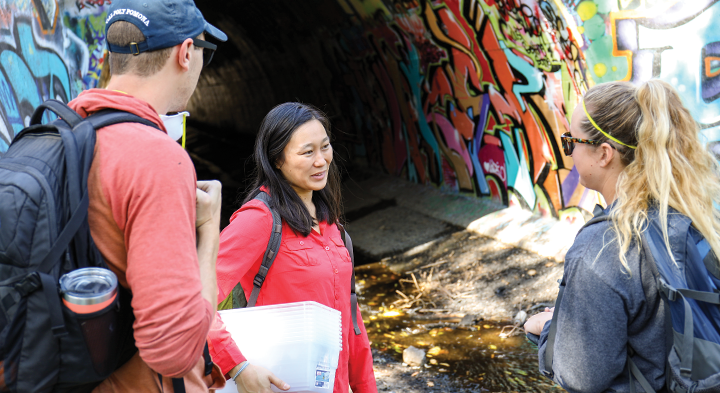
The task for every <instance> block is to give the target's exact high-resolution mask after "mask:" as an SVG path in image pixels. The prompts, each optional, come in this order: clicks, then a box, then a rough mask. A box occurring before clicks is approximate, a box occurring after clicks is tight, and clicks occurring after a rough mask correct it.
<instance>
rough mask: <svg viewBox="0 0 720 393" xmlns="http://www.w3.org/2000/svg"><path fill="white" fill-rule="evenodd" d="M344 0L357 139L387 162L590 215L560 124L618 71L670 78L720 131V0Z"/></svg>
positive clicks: (425, 178)
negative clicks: (583, 98) (591, 89)
mask: <svg viewBox="0 0 720 393" xmlns="http://www.w3.org/2000/svg"><path fill="white" fill-rule="evenodd" d="M338 1H339V3H340V5H341V6H342V7H343V9H344V10H345V12H346V13H347V14H348V15H350V16H351V18H352V19H353V21H354V23H355V26H356V27H355V30H354V31H355V32H357V31H361V32H362V33H361V34H362V38H359V37H358V36H357V34H355V35H353V30H349V31H348V32H345V33H344V35H343V38H342V43H341V45H340V47H341V48H342V49H341V50H340V51H341V52H342V54H341V56H340V57H341V58H342V59H344V64H345V72H344V74H343V78H344V79H343V82H344V83H345V84H344V86H343V88H344V89H345V90H347V91H345V92H343V97H345V98H346V99H348V100H349V101H350V102H351V103H352V104H351V105H348V106H349V108H346V110H351V111H354V113H355V115H354V116H352V118H353V119H354V128H355V129H357V130H360V135H359V137H358V138H357V139H358V141H361V142H362V143H363V146H362V147H360V148H358V149H357V152H358V153H359V154H363V155H365V156H366V157H367V159H368V161H369V162H370V163H371V165H372V164H375V165H378V166H380V167H382V169H384V170H385V171H387V172H388V173H390V174H393V175H397V176H402V177H405V178H407V179H409V180H412V181H415V182H419V183H426V184H434V185H436V186H438V187H440V188H442V189H446V190H449V191H451V192H458V193H462V194H468V195H473V196H477V197H489V198H493V199H496V200H497V201H499V202H502V203H503V204H505V205H514V204H520V205H522V206H526V207H528V208H530V209H532V210H534V211H536V212H538V213H540V214H543V215H546V216H549V215H552V216H555V217H558V218H562V219H567V220H570V221H572V220H575V219H577V218H582V216H585V217H587V216H588V214H589V211H592V208H593V207H594V205H595V204H596V203H598V202H601V201H600V196H599V195H598V194H597V193H595V192H591V191H589V190H587V189H585V188H584V187H582V186H581V185H580V184H579V177H578V174H577V172H576V171H575V170H574V167H573V163H572V160H571V159H569V158H568V157H565V156H564V155H563V154H562V153H561V149H560V143H559V136H560V135H561V134H562V133H564V132H566V131H567V129H568V127H569V119H568V116H569V115H570V114H571V113H572V110H573V109H574V107H575V105H577V102H578V97H580V96H581V95H582V94H583V93H584V92H585V91H586V90H587V88H588V87H589V86H592V85H594V84H595V83H600V82H606V81H611V80H630V81H633V82H640V81H643V80H646V79H649V78H662V79H665V80H667V81H668V82H670V83H672V84H673V85H675V86H676V87H677V88H678V90H679V91H680V92H681V94H683V98H684V100H685V101H686V104H687V105H688V106H689V107H690V108H692V111H693V115H694V116H695V117H696V119H697V120H698V122H699V123H700V124H701V125H702V127H703V129H704V131H703V132H704V134H705V135H706V136H707V138H708V140H709V141H716V140H720V131H719V130H720V29H718V28H717V27H716V26H715V25H714V24H713V23H712V22H711V21H713V20H718V17H720V0H701V1H682V0H681V1H678V0H665V1H664V0H594V1H591V0H585V1H583V0H562V1H561V0H435V1H430V0H424V1H422V0H418V1H390V0H385V1H381V0H363V1H360V0H338ZM338 85H340V83H338Z"/></svg>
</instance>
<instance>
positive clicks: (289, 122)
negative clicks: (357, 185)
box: [243, 102, 342, 236]
mask: <svg viewBox="0 0 720 393" xmlns="http://www.w3.org/2000/svg"><path fill="white" fill-rule="evenodd" d="M311 120H317V121H319V122H320V123H321V124H322V125H323V127H324V128H325V132H327V134H328V138H330V137H331V134H330V120H328V118H327V116H326V115H325V114H324V113H323V112H322V111H320V110H319V109H317V108H316V107H314V106H312V105H309V104H302V103H298V102H286V103H284V104H280V105H278V106H276V107H275V108H273V109H271V110H270V112H268V114H267V115H265V118H264V119H263V121H262V123H261V124H260V130H259V131H258V135H257V139H256V140H255V153H254V154H253V159H254V161H255V173H254V180H253V183H252V185H251V186H250V189H251V191H250V192H249V193H248V195H247V196H246V197H245V200H244V201H243V204H245V203H247V202H249V201H250V200H252V199H253V198H255V196H256V195H257V194H258V193H260V187H262V186H265V187H267V189H268V191H269V192H270V207H272V208H273V209H275V210H277V212H278V213H279V214H280V217H282V219H283V220H285V222H287V224H288V225H290V227H291V228H292V229H293V230H294V231H296V232H299V233H301V234H302V235H303V236H308V235H309V234H310V232H311V231H312V227H313V218H312V216H311V215H310V212H309V211H308V209H307V207H305V204H304V203H303V202H302V200H301V199H300V196H299V195H298V194H297V193H296V192H295V190H294V189H293V188H292V186H291V185H290V184H289V183H288V182H287V180H286V179H285V177H284V176H283V174H282V172H281V171H280V169H278V164H281V163H282V162H283V161H284V160H285V156H284V150H285V146H287V144H288V143H289V142H290V138H292V136H293V134H294V133H295V131H296V130H297V129H298V128H299V127H300V126H302V125H303V124H305V123H307V122H309V121H311ZM312 201H313V203H314V204H315V213H316V217H317V220H318V222H320V221H325V222H327V223H328V224H335V223H336V222H339V221H340V219H341V213H342V197H341V191H340V173H339V170H338V168H337V164H336V163H335V160H333V161H332V162H331V163H330V168H329V169H328V179H327V184H326V185H325V188H323V189H322V190H320V191H313V196H312Z"/></svg>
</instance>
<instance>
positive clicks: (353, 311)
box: [337, 222, 360, 336]
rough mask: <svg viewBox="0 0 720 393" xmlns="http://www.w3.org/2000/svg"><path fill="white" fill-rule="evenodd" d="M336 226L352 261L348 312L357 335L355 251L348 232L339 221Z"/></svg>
mask: <svg viewBox="0 0 720 393" xmlns="http://www.w3.org/2000/svg"><path fill="white" fill-rule="evenodd" d="M337 227H338V229H339V230H340V235H341V236H342V241H343V243H345V248H347V250H348V253H349V254H350V260H351V261H352V274H351V275H350V314H351V315H352V323H353V330H354V331H355V335H356V336H359V335H360V327H359V326H358V322H357V308H358V302H357V293H356V292H355V253H354V252H353V245H352V239H351V238H350V234H348V233H347V231H346V230H345V227H343V226H342V225H341V224H340V223H339V222H338V223H337Z"/></svg>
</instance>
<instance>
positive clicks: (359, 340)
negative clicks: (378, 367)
mask: <svg viewBox="0 0 720 393" xmlns="http://www.w3.org/2000/svg"><path fill="white" fill-rule="evenodd" d="M348 311H350V309H349V308H348ZM357 319H358V327H359V328H360V334H359V335H356V334H355V329H354V328H353V326H352V322H350V324H351V326H350V333H349V336H348V345H349V346H350V353H349V363H350V364H348V373H349V374H350V375H349V377H350V378H349V379H350V388H352V391H353V393H377V384H376V383H375V373H374V371H373V358H372V351H371V350H370V340H369V339H368V335H367V331H366V330H365V324H364V323H363V320H362V315H361V314H360V306H358V309H357Z"/></svg>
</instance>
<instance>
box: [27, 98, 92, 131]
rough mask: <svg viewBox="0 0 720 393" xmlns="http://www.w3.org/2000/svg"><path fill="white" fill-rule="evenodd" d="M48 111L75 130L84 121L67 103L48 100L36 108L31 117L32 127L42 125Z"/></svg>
mask: <svg viewBox="0 0 720 393" xmlns="http://www.w3.org/2000/svg"><path fill="white" fill-rule="evenodd" d="M48 109H49V110H50V111H51V112H53V113H55V114H56V115H58V116H59V117H60V118H61V119H63V120H64V121H65V122H66V123H67V124H68V125H69V126H70V128H74V127H75V126H76V125H78V124H79V123H80V122H81V121H82V120H83V118H82V116H80V115H78V114H77V112H75V111H74V110H72V109H71V108H70V107H69V106H67V104H66V103H64V102H62V101H58V100H47V101H45V102H43V103H42V104H40V105H38V107H37V108H35V112H33V114H32V117H30V125H31V126H34V125H38V124H40V123H41V122H42V116H43V115H44V114H45V110H48Z"/></svg>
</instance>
